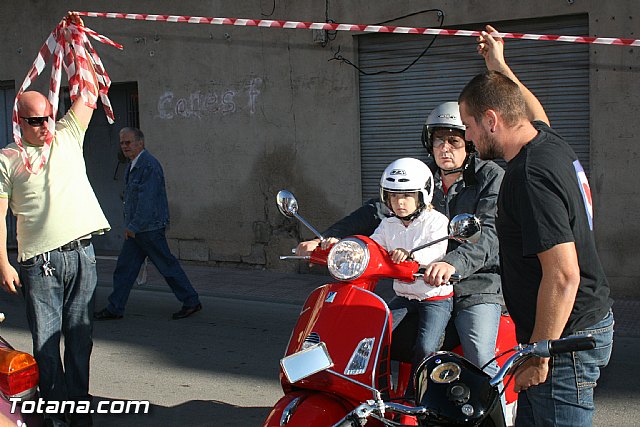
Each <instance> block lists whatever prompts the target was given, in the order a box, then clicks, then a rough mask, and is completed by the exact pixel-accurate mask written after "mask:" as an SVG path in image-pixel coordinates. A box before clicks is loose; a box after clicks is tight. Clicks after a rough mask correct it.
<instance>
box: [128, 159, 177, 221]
mask: <svg viewBox="0 0 640 427" xmlns="http://www.w3.org/2000/svg"><path fill="white" fill-rule="evenodd" d="M125 181H126V186H125V190H124V224H125V227H126V228H127V229H129V230H131V231H132V232H134V233H141V232H144V231H152V230H158V229H160V228H165V227H166V225H167V224H168V223H169V205H168V203H167V192H166V190H165V186H164V173H163V171H162V166H161V165H160V162H158V160H157V159H156V158H155V157H153V156H152V155H151V154H149V152H148V151H147V150H144V151H143V152H142V153H141V154H140V157H138V161H137V162H136V164H135V166H134V167H133V169H131V170H129V168H127V172H126V173H125Z"/></svg>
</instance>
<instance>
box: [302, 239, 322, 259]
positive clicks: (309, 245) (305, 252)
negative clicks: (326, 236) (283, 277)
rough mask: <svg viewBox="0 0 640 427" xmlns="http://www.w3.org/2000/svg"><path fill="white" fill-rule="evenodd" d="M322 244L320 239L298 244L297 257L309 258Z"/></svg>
mask: <svg viewBox="0 0 640 427" xmlns="http://www.w3.org/2000/svg"><path fill="white" fill-rule="evenodd" d="M319 244H320V239H313V240H307V241H306V242H300V243H298V246H297V247H296V255H298V256H309V255H311V252H313V250H314V249H315V248H317V247H318V245H319Z"/></svg>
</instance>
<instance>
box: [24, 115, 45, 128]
mask: <svg viewBox="0 0 640 427" xmlns="http://www.w3.org/2000/svg"><path fill="white" fill-rule="evenodd" d="M20 118H21V119H22V120H24V121H25V122H27V123H28V124H29V126H33V127H37V126H42V125H43V124H44V123H45V122H46V121H47V120H49V117H20Z"/></svg>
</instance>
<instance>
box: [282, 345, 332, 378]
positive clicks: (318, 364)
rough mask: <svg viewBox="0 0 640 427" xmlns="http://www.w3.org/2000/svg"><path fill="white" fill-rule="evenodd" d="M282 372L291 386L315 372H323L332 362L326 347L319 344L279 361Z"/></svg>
mask: <svg viewBox="0 0 640 427" xmlns="http://www.w3.org/2000/svg"><path fill="white" fill-rule="evenodd" d="M280 366H282V371H283V372H284V375H285V376H286V377H287V380H288V381H289V382H290V383H291V384H293V383H295V382H297V381H300V380H301V379H303V378H307V377H308V376H310V375H313V374H315V373H316V372H320V371H324V370H325V369H328V368H330V367H332V366H333V361H332V360H331V357H330V356H329V352H328V351H327V346H326V345H325V344H324V343H323V342H320V343H318V344H314V345H312V346H311V347H308V348H306V349H304V350H301V351H299V352H297V353H294V354H291V355H289V356H287V357H284V358H282V359H281V360H280Z"/></svg>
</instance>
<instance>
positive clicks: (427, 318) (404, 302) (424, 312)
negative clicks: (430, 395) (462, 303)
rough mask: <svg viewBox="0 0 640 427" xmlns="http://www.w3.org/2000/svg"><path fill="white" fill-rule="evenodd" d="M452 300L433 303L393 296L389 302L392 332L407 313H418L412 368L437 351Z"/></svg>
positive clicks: (434, 301)
mask: <svg viewBox="0 0 640 427" xmlns="http://www.w3.org/2000/svg"><path fill="white" fill-rule="evenodd" d="M452 309H453V298H445V299H440V300H433V301H419V300H410V299H408V298H405V297H401V296H395V297H393V299H391V301H389V310H391V315H392V326H391V328H392V330H394V329H395V328H396V326H398V325H399V324H400V322H401V321H402V319H404V317H405V316H406V315H407V314H408V313H418V319H419V320H418V334H417V336H416V344H415V349H414V366H415V365H416V364H417V363H419V362H421V361H422V359H424V358H425V357H427V356H428V355H430V354H431V353H433V352H435V351H438V350H439V349H440V345H441V344H442V337H443V335H444V331H445V329H446V328H447V323H449V319H450V318H451V310H452Z"/></svg>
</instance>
